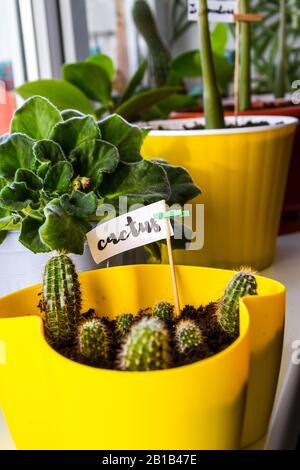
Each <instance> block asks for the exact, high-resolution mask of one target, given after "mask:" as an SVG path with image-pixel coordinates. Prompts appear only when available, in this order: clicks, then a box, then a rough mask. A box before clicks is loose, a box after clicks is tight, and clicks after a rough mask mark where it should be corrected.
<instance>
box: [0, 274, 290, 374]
mask: <svg viewBox="0 0 300 470" xmlns="http://www.w3.org/2000/svg"><path fill="white" fill-rule="evenodd" d="M135 266H136V267H137V268H139V267H140V268H150V269H154V270H157V271H159V270H160V269H161V267H162V266H163V267H164V269H165V268H168V267H167V266H166V265H135ZM180 268H186V269H188V270H191V271H195V272H196V271H198V270H199V269H201V270H205V271H208V270H209V271H213V272H218V271H219V272H224V271H228V272H232V273H235V272H236V271H231V270H223V269H215V268H206V267H205V268H202V267H197V266H180ZM107 270H110V271H111V270H115V271H118V270H126V266H116V267H111V268H105V269H101V272H103V274H104V273H105V271H107ZM96 272H97V271H96ZM90 273H95V271H91V272H89V271H88V272H83V273H79V279H82V280H83V279H84V278H85V277H88V276H89V274H90ZM256 277H257V279H258V280H259V279H265V278H263V277H262V276H256ZM269 281H270V282H272V284H273V285H274V286H275V285H276V288H277V291H276V294H280V293H282V292H284V291H285V287H284V286H283V285H282V284H281V283H279V282H278V281H274V280H269ZM40 286H41V285H40V284H38V285H36V286H32V287H28V288H26V289H22V290H20V291H19V293H20V294H22V292H29V291H30V290H32V289H36V288H37V287H38V288H39V287H40ZM14 296H15V294H14V293H12V294H9V295H7V296H5V297H4V298H3V299H7V300H9V299H10V298H13V297H14ZM272 296H274V293H270V294H262V295H258V296H252V297H251V296H247V297H244V298H242V299H241V300H240V306H242V310H241V314H242V315H243V317H244V331H243V333H241V334H240V335H239V337H238V338H237V339H236V340H235V341H233V343H232V344H231V345H230V346H228V347H227V348H226V349H224V350H223V351H220V352H219V353H217V354H214V355H213V356H210V357H208V358H206V359H202V360H200V361H196V362H194V363H192V364H187V365H183V366H178V367H173V368H170V369H164V370H155V371H141V372H128V371H120V370H115V369H102V368H97V367H92V366H89V365H86V364H81V363H79V362H76V361H73V360H72V359H69V358H67V357H65V356H63V355H62V354H60V353H59V352H57V351H56V350H55V349H53V348H52V347H51V346H50V345H49V343H48V342H47V341H46V338H45V335H44V328H43V321H42V318H41V317H40V316H38V315H32V316H17V317H14V316H6V317H3V318H0V325H1V321H5V320H14V321H18V320H21V321H24V319H25V320H26V319H28V321H30V320H31V321H33V319H34V320H36V321H37V322H38V330H39V337H40V340H41V343H40V347H42V348H43V347H46V348H47V349H48V352H49V354H54V355H55V356H56V357H57V358H60V360H61V361H62V362H64V361H65V364H72V366H77V367H78V368H85V369H89V370H90V371H92V370H94V371H95V372H94V373H99V372H101V373H105V374H108V375H109V374H119V375H120V374H123V375H127V376H131V377H136V376H144V375H145V374H147V375H148V376H149V375H150V374H170V375H171V374H176V371H178V370H182V369H193V368H194V369H199V368H200V369H201V368H203V367H207V366H209V365H210V364H211V363H212V362H213V361H218V360H219V359H221V358H223V357H226V355H229V354H231V353H232V351H233V349H235V348H236V347H237V346H239V344H240V343H241V342H242V341H243V340H244V339H245V337H246V336H247V334H248V332H249V328H250V313H249V307H248V305H251V302H252V301H255V300H256V298H257V297H260V298H268V297H272Z"/></svg>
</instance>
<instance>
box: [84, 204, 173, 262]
mask: <svg viewBox="0 0 300 470" xmlns="http://www.w3.org/2000/svg"><path fill="white" fill-rule="evenodd" d="M165 211H166V202H165V201H159V202H156V203H154V204H150V205H149V206H146V207H142V208H141V209H137V210H135V211H132V212H128V213H127V214H124V215H121V216H120V217H116V218H114V219H112V220H109V221H108V222H104V223H103V224H100V225H98V227H96V228H95V229H94V230H92V231H91V232H89V233H88V234H87V241H88V244H89V247H90V250H91V253H92V256H93V258H94V260H95V262H96V263H98V264H99V263H102V262H103V261H105V260H107V259H109V258H111V257H112V256H115V255H119V254H120V253H124V252H125V251H129V250H132V249H133V248H138V247H140V246H144V245H148V244H149V243H153V242H157V241H159V240H163V239H166V238H167V235H168V233H167V232H168V227H169V230H170V234H171V236H173V229H172V226H171V224H170V221H169V220H168V219H162V220H157V219H156V218H155V217H154V216H155V215H156V214H158V213H160V212H165Z"/></svg>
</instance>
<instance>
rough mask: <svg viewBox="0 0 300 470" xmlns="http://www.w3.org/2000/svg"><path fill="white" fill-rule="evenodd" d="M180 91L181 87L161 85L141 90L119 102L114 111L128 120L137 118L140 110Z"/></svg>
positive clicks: (144, 109)
mask: <svg viewBox="0 0 300 470" xmlns="http://www.w3.org/2000/svg"><path fill="white" fill-rule="evenodd" d="M180 91H182V88H181V87H162V88H155V89H154V90H147V91H143V92H142V93H139V94H138V95H135V96H133V97H132V98H130V99H129V100H127V101H126V102H125V103H123V104H121V105H120V106H119V107H118V109H117V110H116V113H117V114H120V115H121V116H123V117H124V118H125V119H128V120H130V121H132V120H134V119H139V116H140V114H141V113H142V112H144V111H146V110H147V109H149V108H152V106H154V105H156V104H158V103H160V102H161V101H163V100H165V99H166V98H168V97H169V96H172V95H174V94H175V93H178V92H180Z"/></svg>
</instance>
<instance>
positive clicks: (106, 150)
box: [70, 139, 120, 187]
mask: <svg viewBox="0 0 300 470" xmlns="http://www.w3.org/2000/svg"><path fill="white" fill-rule="evenodd" d="M70 160H71V161H72V163H73V166H74V168H75V171H76V174H77V175H80V176H84V177H87V178H90V179H91V182H92V187H95V186H97V185H98V184H100V183H101V181H102V178H103V173H112V172H113V171H115V169H116V168H117V166H118V164H119V161H120V157H119V152H118V149H117V148H116V147H115V146H114V145H111V144H109V143H108V142H105V141H104V140H98V139H96V140H88V141H85V142H83V143H82V144H81V145H79V146H78V147H77V148H76V149H74V150H73V152H72V153H71V154H70Z"/></svg>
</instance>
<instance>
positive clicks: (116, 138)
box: [99, 114, 146, 163]
mask: <svg viewBox="0 0 300 470" xmlns="http://www.w3.org/2000/svg"><path fill="white" fill-rule="evenodd" d="M99 127H100V130H101V134H102V138H103V140H106V141H107V142H110V143H111V144H113V145H115V146H116V147H117V148H118V150H119V154H120V159H121V161H123V162H127V163H131V162H137V161H140V160H141V159H142V158H141V156H140V151H141V147H142V145H143V142H144V140H145V137H146V133H145V131H143V130H142V129H140V128H139V127H137V126H133V125H132V124H129V123H128V122H127V121H125V119H123V118H122V117H121V116H118V115H117V114H113V115H112V116H109V117H108V118H106V119H104V120H103V121H101V122H99Z"/></svg>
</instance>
